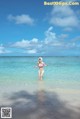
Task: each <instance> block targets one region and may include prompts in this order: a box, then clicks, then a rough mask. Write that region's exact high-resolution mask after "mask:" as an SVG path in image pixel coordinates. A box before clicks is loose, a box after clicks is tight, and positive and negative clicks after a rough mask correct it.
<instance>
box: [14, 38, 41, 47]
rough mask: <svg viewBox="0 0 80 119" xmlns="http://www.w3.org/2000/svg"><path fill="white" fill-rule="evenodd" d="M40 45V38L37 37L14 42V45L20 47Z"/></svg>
mask: <svg viewBox="0 0 80 119" xmlns="http://www.w3.org/2000/svg"><path fill="white" fill-rule="evenodd" d="M36 45H39V44H38V39H37V38H33V39H32V40H24V39H23V40H21V41H17V42H16V43H14V44H12V47H19V48H28V47H31V46H36Z"/></svg>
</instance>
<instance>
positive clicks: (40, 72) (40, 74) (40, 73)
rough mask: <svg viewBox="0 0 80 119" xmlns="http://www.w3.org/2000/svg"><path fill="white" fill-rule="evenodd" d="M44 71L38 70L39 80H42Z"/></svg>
mask: <svg viewBox="0 0 80 119" xmlns="http://www.w3.org/2000/svg"><path fill="white" fill-rule="evenodd" d="M43 74H44V70H39V79H40V80H42V77H43Z"/></svg>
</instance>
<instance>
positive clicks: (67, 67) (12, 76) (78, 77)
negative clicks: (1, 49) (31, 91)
mask: <svg viewBox="0 0 80 119" xmlns="http://www.w3.org/2000/svg"><path fill="white" fill-rule="evenodd" d="M37 59H38V57H0V87H1V88H2V87H6V86H7V87H8V86H11V87H13V86H14V85H15V86H17V87H18V86H23V85H24V84H27V83H28V84H30V85H32V84H35V85H36V81H37V80H38V68H35V65H36V64H37ZM43 59H44V62H45V63H46V64H47V65H48V66H47V67H45V68H44V70H45V74H44V78H43V80H44V82H45V84H46V85H47V87H48V88H68V89H69V88H71V89H80V57H43ZM33 88H34V87H33Z"/></svg>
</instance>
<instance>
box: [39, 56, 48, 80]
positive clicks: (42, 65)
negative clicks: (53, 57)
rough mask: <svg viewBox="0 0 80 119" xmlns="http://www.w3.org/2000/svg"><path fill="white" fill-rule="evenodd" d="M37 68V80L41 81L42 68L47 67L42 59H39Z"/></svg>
mask: <svg viewBox="0 0 80 119" xmlns="http://www.w3.org/2000/svg"><path fill="white" fill-rule="evenodd" d="M37 66H38V67H39V79H40V80H42V77H43V74H44V69H43V68H44V66H47V65H46V64H45V63H44V62H43V59H42V57H39V59H38V63H37Z"/></svg>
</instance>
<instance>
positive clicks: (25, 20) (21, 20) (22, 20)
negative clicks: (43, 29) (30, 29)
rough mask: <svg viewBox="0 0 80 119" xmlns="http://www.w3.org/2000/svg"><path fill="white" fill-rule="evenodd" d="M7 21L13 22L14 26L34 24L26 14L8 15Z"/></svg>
mask: <svg viewBox="0 0 80 119" xmlns="http://www.w3.org/2000/svg"><path fill="white" fill-rule="evenodd" d="M8 20H10V21H15V23H16V24H27V25H33V24H34V19H33V18H31V17H30V16H29V15H26V14H22V15H18V16H13V15H9V16H8Z"/></svg>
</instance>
